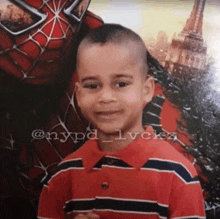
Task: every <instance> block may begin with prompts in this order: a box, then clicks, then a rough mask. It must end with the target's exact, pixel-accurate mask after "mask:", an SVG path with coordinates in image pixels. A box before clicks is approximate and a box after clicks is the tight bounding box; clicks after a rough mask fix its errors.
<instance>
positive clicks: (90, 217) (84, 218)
mask: <svg viewBox="0 0 220 219" xmlns="http://www.w3.org/2000/svg"><path fill="white" fill-rule="evenodd" d="M74 219H100V217H99V215H97V214H94V213H92V212H89V213H88V214H87V215H84V214H78V215H77V216H76V217H74Z"/></svg>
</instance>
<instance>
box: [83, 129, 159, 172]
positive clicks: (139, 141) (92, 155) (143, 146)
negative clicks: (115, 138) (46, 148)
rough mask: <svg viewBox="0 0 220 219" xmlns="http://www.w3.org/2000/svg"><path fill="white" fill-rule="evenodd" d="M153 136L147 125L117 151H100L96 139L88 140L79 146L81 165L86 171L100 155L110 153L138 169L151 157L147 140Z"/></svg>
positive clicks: (98, 159) (94, 163) (95, 162)
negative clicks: (138, 134) (143, 130)
mask: <svg viewBox="0 0 220 219" xmlns="http://www.w3.org/2000/svg"><path fill="white" fill-rule="evenodd" d="M153 138H155V133H154V132H153V128H152V127H150V126H148V127H147V128H146V129H145V132H144V133H142V135H141V136H139V137H138V138H136V139H135V140H134V141H132V142H131V143H130V144H129V145H128V146H126V147H125V148H123V149H121V150H119V151H117V152H111V153H109V152H105V151H101V150H100V147H99V145H98V141H97V140H94V139H93V140H89V141H87V142H86V143H85V144H84V146H83V147H82V148H81V153H80V154H81V157H82V161H83V166H84V167H85V169H86V170H87V171H89V170H91V169H92V168H93V167H94V166H95V165H96V164H97V163H98V162H99V161H100V159H101V158H102V157H104V156H106V155H111V156H114V157H117V158H120V159H121V160H123V161H124V162H125V163H127V164H129V165H130V166H132V167H134V168H136V169H140V168H141V167H142V166H143V165H144V163H146V161H147V160H148V159H149V157H151V154H152V152H151V150H149V140H150V139H153Z"/></svg>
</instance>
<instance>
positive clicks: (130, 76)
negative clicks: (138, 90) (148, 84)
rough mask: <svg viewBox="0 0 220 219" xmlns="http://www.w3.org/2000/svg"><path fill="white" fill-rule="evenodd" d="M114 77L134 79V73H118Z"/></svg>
mask: <svg viewBox="0 0 220 219" xmlns="http://www.w3.org/2000/svg"><path fill="white" fill-rule="evenodd" d="M113 77H115V78H131V79H133V75H128V74H116V75H114V76H113Z"/></svg>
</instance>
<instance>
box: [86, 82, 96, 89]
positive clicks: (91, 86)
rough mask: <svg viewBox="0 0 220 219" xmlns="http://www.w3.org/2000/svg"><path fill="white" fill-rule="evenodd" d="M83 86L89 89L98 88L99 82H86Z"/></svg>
mask: <svg viewBox="0 0 220 219" xmlns="http://www.w3.org/2000/svg"><path fill="white" fill-rule="evenodd" d="M83 87H84V88H88V89H96V88H98V84H95V83H94V84H84V85H83Z"/></svg>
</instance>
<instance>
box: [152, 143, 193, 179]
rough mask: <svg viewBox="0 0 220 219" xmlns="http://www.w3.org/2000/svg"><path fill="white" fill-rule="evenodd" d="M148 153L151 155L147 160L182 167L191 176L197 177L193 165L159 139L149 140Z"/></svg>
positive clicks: (172, 147) (171, 146)
mask: <svg viewBox="0 0 220 219" xmlns="http://www.w3.org/2000/svg"><path fill="white" fill-rule="evenodd" d="M148 152H150V153H151V156H150V158H149V160H158V161H163V162H167V163H168V164H170V165H179V166H183V167H184V168H185V169H187V170H188V171H189V172H190V173H191V174H192V175H194V176H196V175H197V171H196V169H195V168H194V166H193V164H192V163H191V162H190V161H189V160H188V159H187V158H186V157H185V156H184V155H183V154H182V153H180V152H179V151H178V150H177V149H176V148H174V146H173V145H171V144H169V143H168V142H167V141H164V140H161V139H151V140H150V141H149V142H148Z"/></svg>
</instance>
